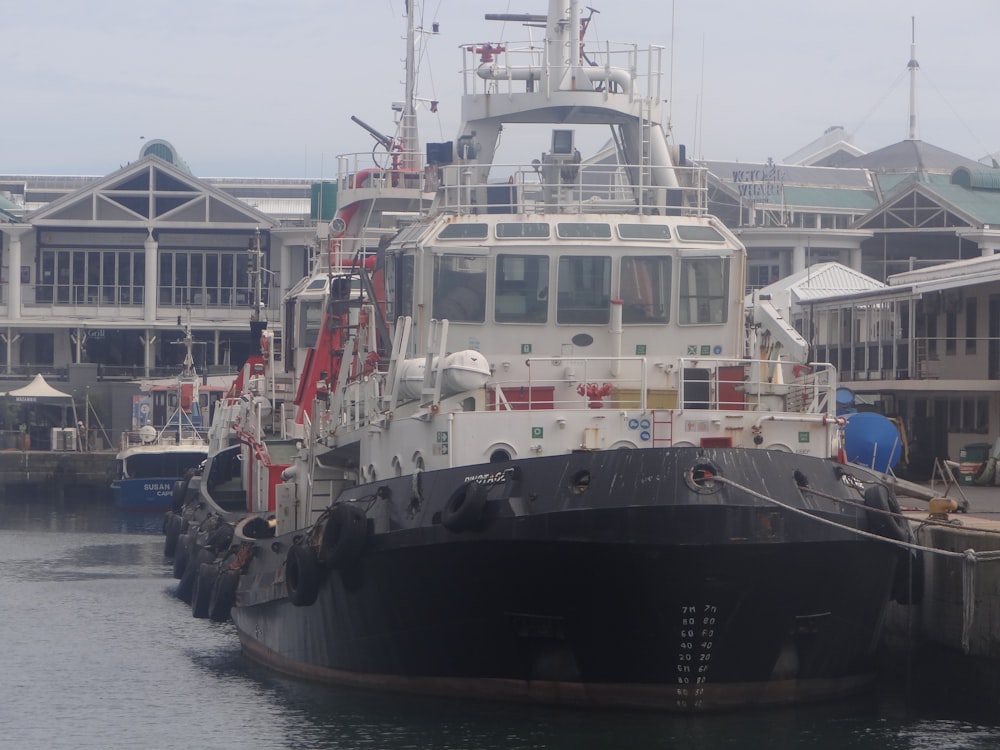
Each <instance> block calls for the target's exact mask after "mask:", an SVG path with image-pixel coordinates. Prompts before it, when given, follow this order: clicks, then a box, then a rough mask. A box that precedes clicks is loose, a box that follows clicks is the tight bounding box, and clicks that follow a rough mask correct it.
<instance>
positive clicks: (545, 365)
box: [486, 356, 650, 411]
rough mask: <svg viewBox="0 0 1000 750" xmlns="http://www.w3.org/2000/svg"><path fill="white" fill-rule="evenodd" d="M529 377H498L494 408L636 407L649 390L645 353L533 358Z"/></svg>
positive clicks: (491, 398) (491, 391) (490, 396)
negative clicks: (623, 355) (612, 355)
mask: <svg viewBox="0 0 1000 750" xmlns="http://www.w3.org/2000/svg"><path fill="white" fill-rule="evenodd" d="M525 362H526V364H527V366H528V377H527V379H524V378H518V379H510V380H503V379H494V380H492V381H491V382H490V383H489V385H488V386H487V398H486V401H487V408H488V409H490V410H491V411H521V410H528V411H533V410H540V409H561V410H574V409H600V408H637V409H642V410H645V409H646V407H647V398H648V396H649V394H650V391H649V388H648V387H647V385H648V374H647V366H646V358H645V357H562V356H559V357H529V358H528V359H527V360H526V361H525Z"/></svg>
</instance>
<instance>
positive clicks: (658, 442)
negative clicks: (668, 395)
mask: <svg viewBox="0 0 1000 750" xmlns="http://www.w3.org/2000/svg"><path fill="white" fill-rule="evenodd" d="M673 444H674V410H673V409H653V447H654V448H669V447H670V446H672V445H673Z"/></svg>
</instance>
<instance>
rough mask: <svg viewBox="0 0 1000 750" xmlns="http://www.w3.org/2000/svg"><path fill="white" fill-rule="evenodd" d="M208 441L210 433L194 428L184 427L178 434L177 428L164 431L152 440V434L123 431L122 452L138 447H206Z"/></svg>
mask: <svg viewBox="0 0 1000 750" xmlns="http://www.w3.org/2000/svg"><path fill="white" fill-rule="evenodd" d="M207 440H208V431H207V430H201V429H196V428H194V427H184V428H182V429H181V431H180V432H179V433H178V431H177V428H176V427H171V428H169V429H167V430H162V431H159V432H157V433H156V435H155V436H153V437H152V439H150V433H149V432H146V433H143V432H142V431H140V430H123V431H122V433H121V441H120V445H119V449H120V450H125V449H126V448H136V447H138V446H143V445H147V446H163V445H178V446H184V445H193V446H200V445H204V444H205V443H206V442H207Z"/></svg>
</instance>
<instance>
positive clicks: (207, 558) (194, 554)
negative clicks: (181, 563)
mask: <svg viewBox="0 0 1000 750" xmlns="http://www.w3.org/2000/svg"><path fill="white" fill-rule="evenodd" d="M214 560H215V553H213V552H212V551H211V550H208V549H205V548H204V547H199V548H198V549H197V550H195V549H194V548H192V550H191V555H190V556H189V557H188V564H187V567H186V568H184V575H182V576H181V580H180V581H178V582H177V590H176V591H174V594H175V595H176V596H177V598H178V599H180V600H181V601H182V602H184V603H185V604H190V603H191V599H192V597H193V596H194V584H195V581H196V580H197V578H198V571H199V570H201V566H202V565H203V564H205V563H211V562H212V561H214Z"/></svg>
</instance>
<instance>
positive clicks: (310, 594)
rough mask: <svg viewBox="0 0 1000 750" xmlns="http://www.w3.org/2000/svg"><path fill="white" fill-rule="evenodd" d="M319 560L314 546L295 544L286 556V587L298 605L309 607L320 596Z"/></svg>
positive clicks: (293, 601) (290, 596)
mask: <svg viewBox="0 0 1000 750" xmlns="http://www.w3.org/2000/svg"><path fill="white" fill-rule="evenodd" d="M319 583H320V579H319V561H318V560H317V559H316V555H315V554H314V553H313V551H312V548H310V547H304V546H303V545H301V544H293V545H292V546H291V547H289V548H288V555H287V556H286V557H285V589H286V591H287V592H288V599H289V601H291V603H292V604H294V605H295V606H296V607H308V606H311V605H312V604H314V603H315V602H316V597H317V596H319Z"/></svg>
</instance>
